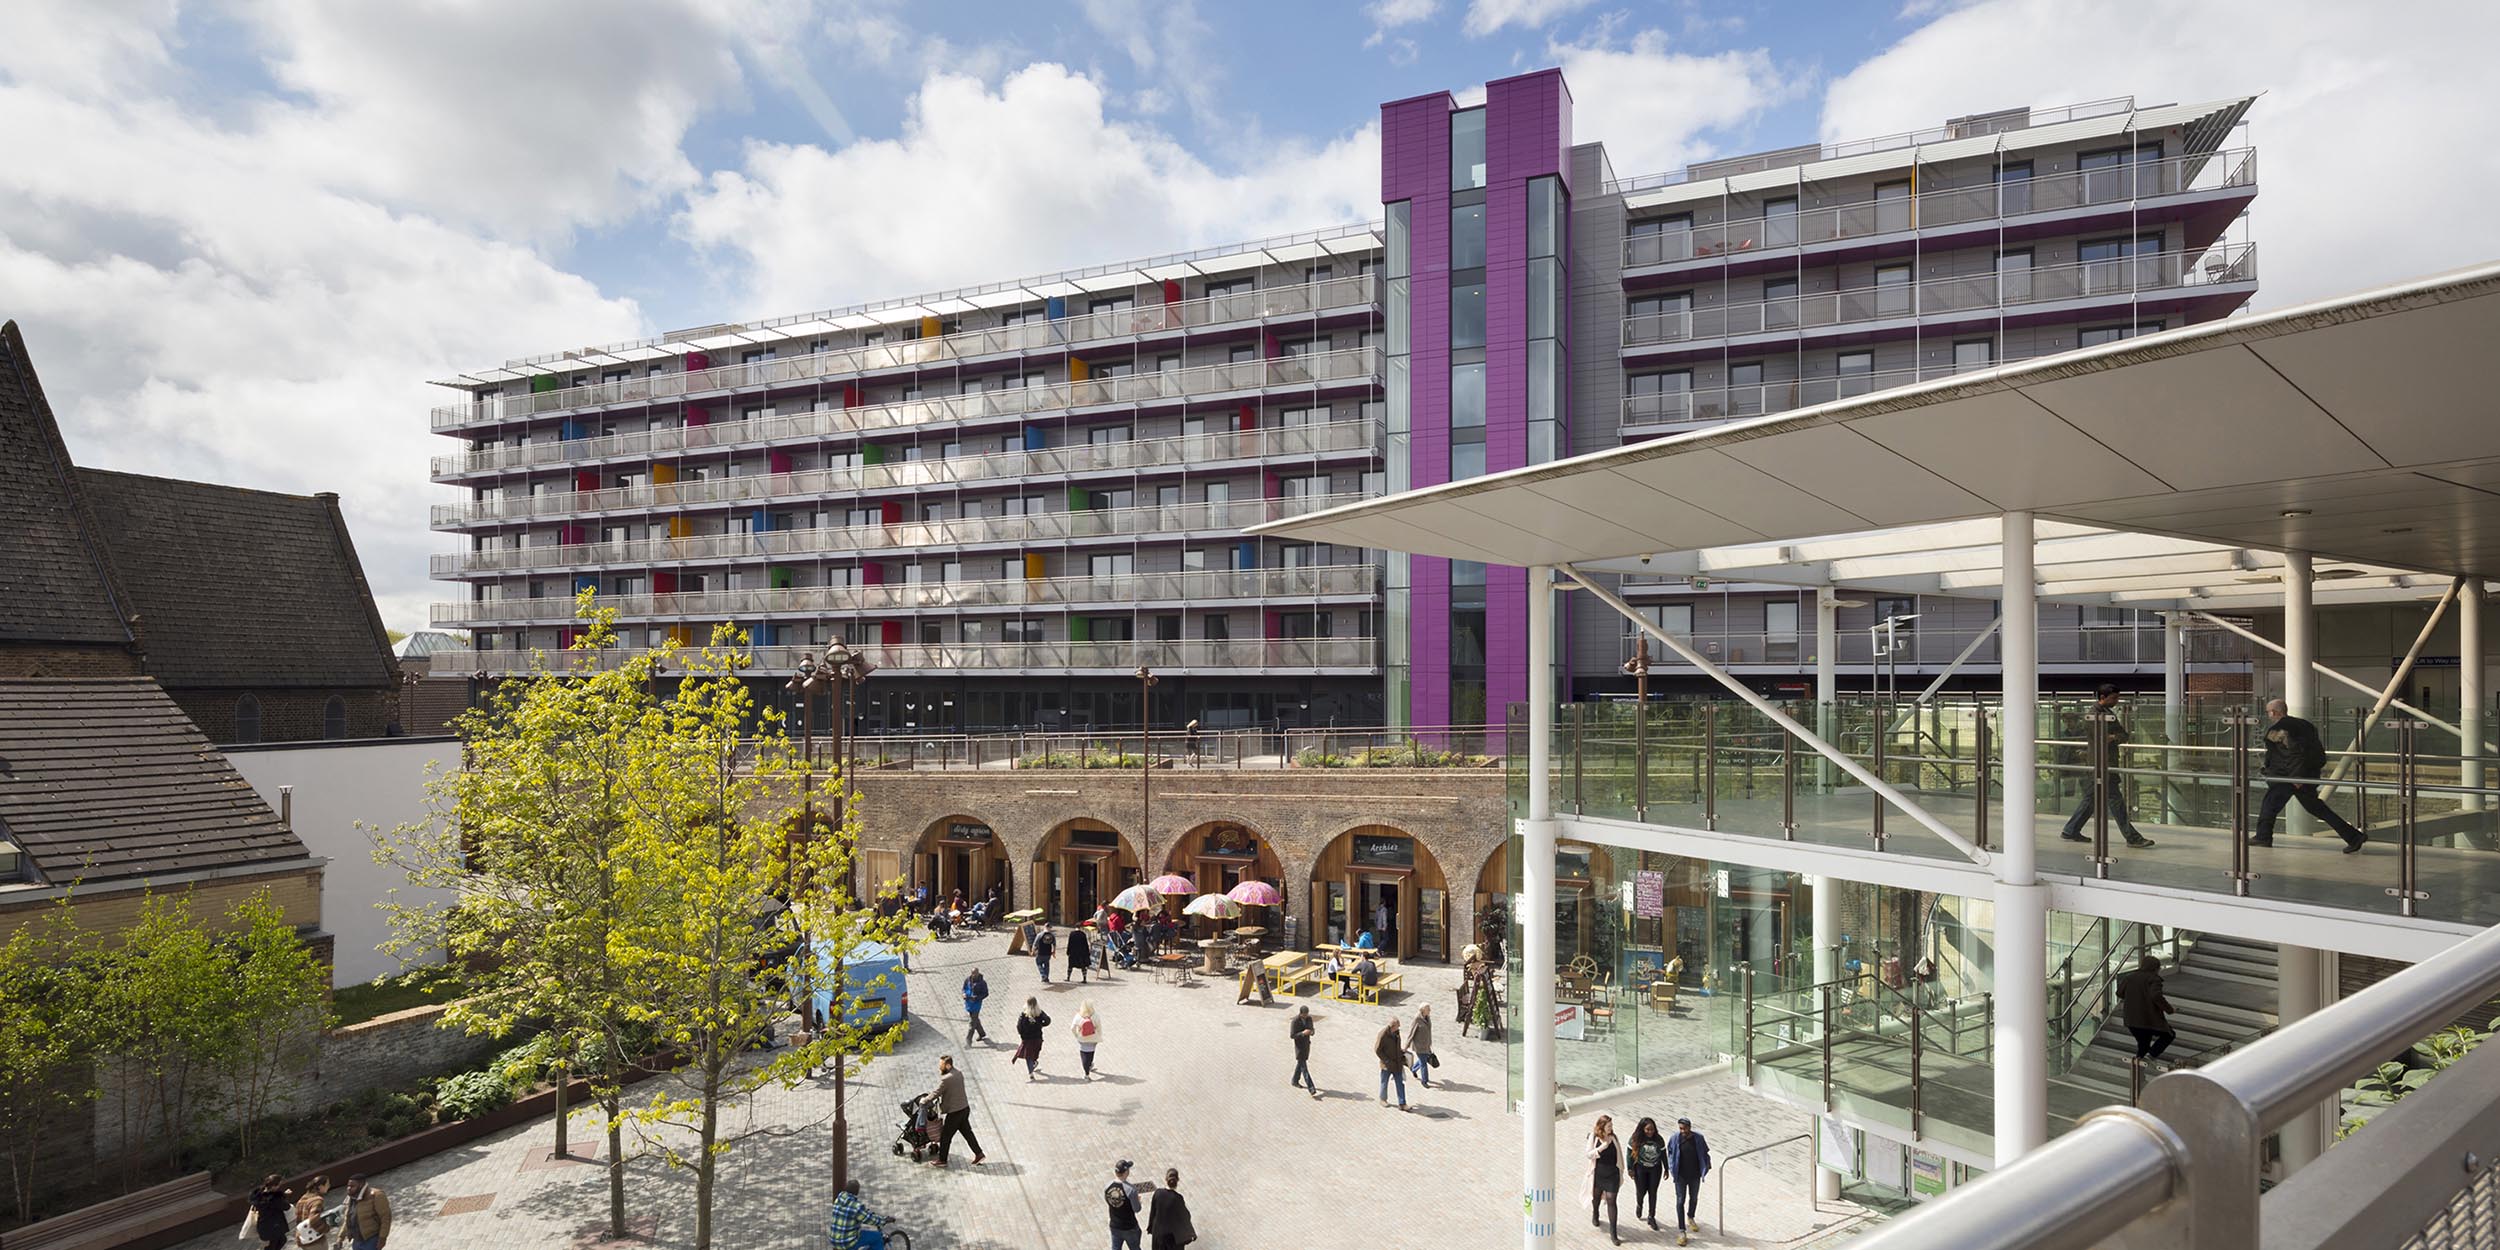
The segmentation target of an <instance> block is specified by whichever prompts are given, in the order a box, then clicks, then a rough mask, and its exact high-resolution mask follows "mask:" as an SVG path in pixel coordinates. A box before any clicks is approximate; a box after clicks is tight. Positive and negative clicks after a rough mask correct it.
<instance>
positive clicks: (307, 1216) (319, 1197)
mask: <svg viewBox="0 0 2500 1250" xmlns="http://www.w3.org/2000/svg"><path fill="white" fill-rule="evenodd" d="M329 1198H330V1178H329V1177H327V1176H316V1177H314V1178H312V1182H311V1183H310V1184H308V1185H306V1186H304V1196H303V1197H301V1198H297V1199H296V1200H295V1244H296V1246H297V1247H299V1250H303V1248H309V1247H318V1246H320V1245H321V1244H322V1243H324V1242H326V1241H328V1240H330V1220H329V1217H328V1216H326V1215H324V1214H323V1213H322V1210H321V1205H322V1204H323V1203H324V1202H327V1201H329Z"/></svg>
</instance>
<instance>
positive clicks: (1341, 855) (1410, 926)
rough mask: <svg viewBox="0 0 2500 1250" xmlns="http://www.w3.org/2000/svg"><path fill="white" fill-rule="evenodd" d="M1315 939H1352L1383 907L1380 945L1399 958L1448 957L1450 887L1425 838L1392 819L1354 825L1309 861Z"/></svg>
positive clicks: (1383, 949) (1317, 940)
mask: <svg viewBox="0 0 2500 1250" xmlns="http://www.w3.org/2000/svg"><path fill="white" fill-rule="evenodd" d="M1310 888H1311V892H1310V896H1309V897H1310V913H1309V914H1310V916H1311V917H1312V923H1313V925H1314V928H1313V929H1312V941H1314V942H1351V941H1353V940H1354V938H1355V936H1356V935H1357V934H1359V933H1361V932H1363V931H1364V930H1366V929H1369V928H1373V927H1374V924H1375V922H1376V921H1377V920H1378V919H1380V918H1381V917H1382V916H1383V915H1384V910H1383V909H1384V908H1385V909H1386V910H1385V915H1386V918H1387V919H1388V921H1389V932H1387V933H1386V934H1381V933H1375V934H1374V935H1373V936H1374V938H1375V939H1376V940H1377V941H1378V942H1379V945H1380V949H1381V950H1382V951H1383V952H1384V953H1387V954H1393V955H1396V956H1397V957H1399V958H1401V959H1438V960H1447V959H1449V958H1450V956H1451V955H1452V954H1453V953H1455V951H1454V947H1453V946H1452V944H1451V942H1450V910H1451V909H1450V888H1449V881H1448V879H1447V878H1446V877H1444V876H1443V875H1442V873H1441V864H1440V862H1439V861H1438V860H1436V859H1434V858H1433V854H1432V848H1431V847H1430V846H1428V845H1426V844H1425V841H1424V839H1422V838H1420V837H1417V836H1416V835H1414V834H1412V833H1409V832H1408V831H1406V830H1405V829H1403V828H1400V827H1399V826H1396V825H1390V824H1379V823H1365V824H1358V825H1355V826H1352V827H1351V828H1348V829H1346V830H1345V831H1343V832H1341V833H1339V834H1338V835H1337V836H1336V837H1334V838H1331V839H1329V841H1328V843H1327V844H1326V845H1325V846H1323V847H1322V848H1321V850H1320V853H1319V855H1318V857H1317V858H1315V859H1314V860H1313V861H1312V863H1311V880H1310Z"/></svg>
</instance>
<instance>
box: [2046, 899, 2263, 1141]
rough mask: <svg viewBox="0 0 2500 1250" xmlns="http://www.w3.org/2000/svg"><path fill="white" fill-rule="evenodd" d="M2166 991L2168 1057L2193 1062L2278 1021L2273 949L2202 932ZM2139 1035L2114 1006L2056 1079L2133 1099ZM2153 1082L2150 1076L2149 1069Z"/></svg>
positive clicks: (2165, 975)
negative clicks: (2170, 1034) (2172, 1034)
mask: <svg viewBox="0 0 2500 1250" xmlns="http://www.w3.org/2000/svg"><path fill="white" fill-rule="evenodd" d="M2162 994H2163V995H2164V996H2165V997H2167V998H2168V999H2169V1000H2170V1006H2171V1008H2172V1010H2171V1013H2170V1027H2171V1028H2173V1029H2175V1030H2177V1031H2178V1034H2179V1039H2178V1040H2177V1041H2175V1042H2172V1043H2171V1044H2170V1050H2169V1052H2168V1053H2167V1054H2166V1055H2164V1058H2166V1059H2172V1060H2179V1061H2182V1062H2184V1061H2188V1060H2191V1059H2193V1058H2194V1057H2195V1056H2196V1055H2197V1054H2198V1053H2200V1052H2202V1051H2205V1050H2209V1049H2211V1048H2213V1047H2216V1046H2220V1045H2223V1044H2224V1043H2226V1042H2233V1041H2238V1040H2240V1039H2243V1038H2246V1037H2247V1036H2249V1035H2250V1034H2252V1033H2257V1032H2261V1031H2263V1030H2266V1029H2271V1028H2273V1027H2274V1025H2275V1014H2274V1003H2275V999H2274V995H2275V967H2274V947H2273V946H2272V945H2271V944H2269V943H2265V942H2251V941H2246V940H2243V939H2240V938H2232V937H2223V936H2221V935H2219V934H2211V933H2206V934H2196V935H2193V936H2191V937H2190V938H2189V939H2188V940H2187V943H2186V953H2185V954H2184V955H2182V956H2181V957H2180V959H2179V962H2178V964H2177V965H2176V966H2168V967H2164V968H2163V970H2162ZM2134 1058H2135V1035H2134V1034H2132V1033H2129V1032H2128V1031H2127V1027H2126V1024H2125V1022H2124V1021H2123V1020H2122V1018H2121V1017H2120V1015H2119V1012H2118V1009H2117V1008H2116V1006H2114V1005H2113V1006H2112V1007H2111V1008H2110V1011H2109V1014H2108V1016H2107V1017H2106V1018H2104V1019H2103V1020H2102V1022H2101V1027H2100V1030H2099V1031H2098V1032H2097V1033H2095V1034H2093V1036H2092V1044H2091V1045H2090V1047H2088V1048H2087V1049H2086V1050H2085V1051H2084V1053H2083V1055H2082V1056H2081V1057H2080V1058H2078V1059H2077V1060H2076V1061H2075V1064H2074V1066H2073V1067H2072V1068H2071V1069H2069V1070H2068V1071H2067V1072H2066V1073H2065V1074H2064V1075H2063V1076H2060V1077H2058V1078H2057V1079H2058V1080H2059V1081H2060V1082H2062V1083H2064V1084H2067V1085H2072V1086H2075V1087H2077V1088H2080V1089H2084V1090H2089V1091H2091V1092H2092V1093H2093V1094H2095V1095H2097V1096H2099V1097H2101V1098H2103V1099H2105V1100H2107V1101H2109V1102H2112V1103H2119V1104H2125V1103H2128V1102H2132V1101H2134V1086H2133V1076H2132V1073H2131V1072H2130V1071H2129V1068H2130V1066H2131V1064H2132V1061H2133V1060H2134ZM2147 1079H2150V1074H2147Z"/></svg>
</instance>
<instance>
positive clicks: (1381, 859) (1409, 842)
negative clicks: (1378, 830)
mask: <svg viewBox="0 0 2500 1250" xmlns="http://www.w3.org/2000/svg"><path fill="white" fill-rule="evenodd" d="M1354 862H1355V863H1358V864H1372V865H1375V866H1378V867H1382V868H1412V867H1414V866H1415V840H1414V839H1412V838H1397V837H1384V836H1381V835H1377V834H1360V833H1358V834H1356V835H1354Z"/></svg>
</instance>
